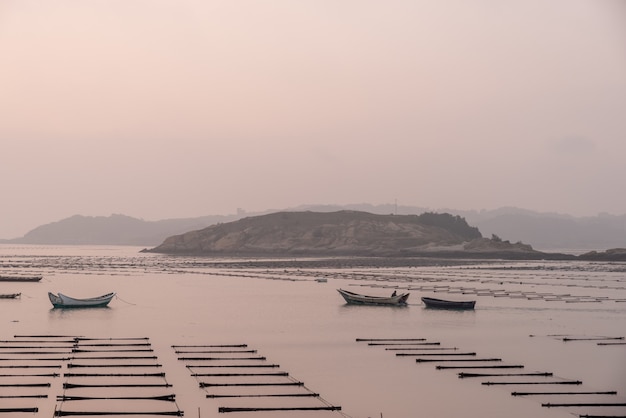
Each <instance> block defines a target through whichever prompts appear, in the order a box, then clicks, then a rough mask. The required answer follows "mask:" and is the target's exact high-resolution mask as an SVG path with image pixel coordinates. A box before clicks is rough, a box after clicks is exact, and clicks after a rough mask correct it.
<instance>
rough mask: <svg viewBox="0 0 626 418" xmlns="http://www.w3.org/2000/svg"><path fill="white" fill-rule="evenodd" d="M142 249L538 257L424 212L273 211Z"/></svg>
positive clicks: (249, 253) (452, 218) (255, 253)
mask: <svg viewBox="0 0 626 418" xmlns="http://www.w3.org/2000/svg"><path fill="white" fill-rule="evenodd" d="M147 251H149V252H157V253H168V254H195V255H229V256H235V255H236V256H267V255H290V256H293V255H326V256H328V255H332V256H346V255H350V256H396V257H397V256H424V255H426V256H438V257H439V256H449V257H458V256H470V257H488V256H493V255H494V254H496V253H497V254H498V255H500V256H501V255H505V254H506V255H508V256H509V257H507V258H510V257H513V258H520V257H521V258H536V257H537V258H539V257H541V254H540V253H539V252H537V251H534V250H533V249H532V248H531V247H530V246H528V245H524V244H521V243H518V244H511V243H509V242H505V241H502V240H500V239H495V240H488V239H485V238H483V237H482V235H481V233H480V231H479V230H478V229H477V228H475V227H471V226H469V225H468V224H467V222H466V221H465V219H463V218H461V217H459V216H453V215H450V214H435V213H428V212H427V213H424V214H422V215H377V214H372V213H367V212H358V211H338V212H278V213H272V214H269V215H262V216H255V217H248V218H244V219H240V220H238V221H233V222H229V223H224V224H218V225H213V226H210V227H208V228H205V229H202V230H199V231H192V232H188V233H185V234H181V235H176V236H172V237H169V238H168V239H166V240H165V241H164V242H163V243H162V244H161V245H159V246H158V247H156V248H153V249H151V250H147ZM522 254H523V255H522Z"/></svg>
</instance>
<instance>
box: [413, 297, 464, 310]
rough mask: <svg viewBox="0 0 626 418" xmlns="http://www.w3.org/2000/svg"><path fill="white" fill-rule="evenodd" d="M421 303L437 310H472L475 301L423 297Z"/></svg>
mask: <svg viewBox="0 0 626 418" xmlns="http://www.w3.org/2000/svg"><path fill="white" fill-rule="evenodd" d="M422 302H424V305H426V307H427V308H437V309H474V305H476V301H475V300H468V301H456V300H445V299H436V298H427V297H423V298H422Z"/></svg>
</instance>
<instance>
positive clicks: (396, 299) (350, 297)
mask: <svg viewBox="0 0 626 418" xmlns="http://www.w3.org/2000/svg"><path fill="white" fill-rule="evenodd" d="M337 292H339V294H340V295H341V296H343V298H344V299H345V301H346V302H347V303H350V304H359V305H391V306H401V305H406V300H407V299H408V298H409V294H410V293H400V294H397V295H396V294H395V292H394V295H392V296H369V295H360V294H358V293H354V292H350V291H349V290H344V289H337Z"/></svg>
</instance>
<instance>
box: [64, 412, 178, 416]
mask: <svg viewBox="0 0 626 418" xmlns="http://www.w3.org/2000/svg"><path fill="white" fill-rule="evenodd" d="M81 415H87V416H91V415H169V416H178V417H182V416H183V411H156V412H137V411H126V412H121V411H120V412H113V411H85V412H80V411H54V416H56V417H67V416H81Z"/></svg>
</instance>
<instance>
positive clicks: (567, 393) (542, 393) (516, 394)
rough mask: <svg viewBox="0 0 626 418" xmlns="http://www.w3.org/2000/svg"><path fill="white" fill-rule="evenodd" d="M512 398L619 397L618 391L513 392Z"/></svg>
mask: <svg viewBox="0 0 626 418" xmlns="http://www.w3.org/2000/svg"><path fill="white" fill-rule="evenodd" d="M511 395H512V396H534V395H539V396H546V395H558V396H561V395H617V391H615V390H613V391H606V392H511Z"/></svg>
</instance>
